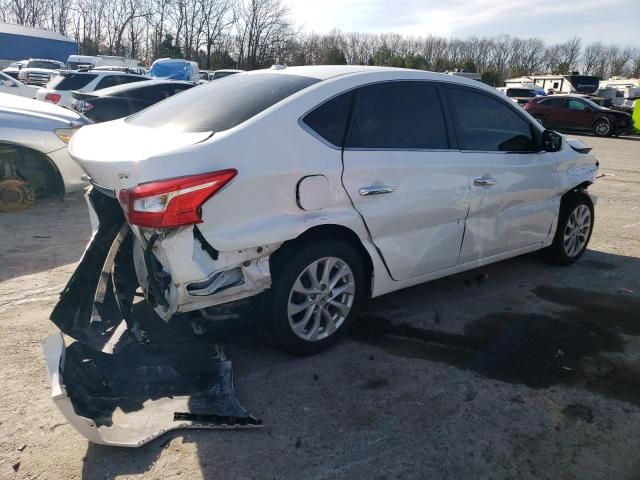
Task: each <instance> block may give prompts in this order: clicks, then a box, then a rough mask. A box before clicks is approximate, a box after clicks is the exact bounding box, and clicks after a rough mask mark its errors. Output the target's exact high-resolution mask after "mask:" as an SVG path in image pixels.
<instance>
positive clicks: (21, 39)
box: [0, 33, 78, 63]
mask: <svg viewBox="0 0 640 480" xmlns="http://www.w3.org/2000/svg"><path fill="white" fill-rule="evenodd" d="M77 53H78V44H77V43H74V42H62V41H60V40H50V39H47V38H37V37H27V36H24V35H13V34H9V33H0V59H2V60H25V59H28V58H46V59H49V60H58V61H59V62H64V63H67V58H69V55H75V54H77Z"/></svg>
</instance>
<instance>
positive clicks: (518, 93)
mask: <svg viewBox="0 0 640 480" xmlns="http://www.w3.org/2000/svg"><path fill="white" fill-rule="evenodd" d="M535 96H536V94H535V92H534V91H533V90H529V89H527V88H510V89H508V90H507V97H527V98H533V97H535Z"/></svg>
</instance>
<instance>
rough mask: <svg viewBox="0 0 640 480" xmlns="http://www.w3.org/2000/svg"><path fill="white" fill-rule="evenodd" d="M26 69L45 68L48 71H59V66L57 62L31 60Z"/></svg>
mask: <svg viewBox="0 0 640 480" xmlns="http://www.w3.org/2000/svg"><path fill="white" fill-rule="evenodd" d="M27 68H47V69H49V70H59V69H60V64H59V63H57V62H47V61H45V60H31V61H30V62H29V63H28V64H27Z"/></svg>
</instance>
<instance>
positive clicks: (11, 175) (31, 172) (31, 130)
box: [0, 93, 89, 212]
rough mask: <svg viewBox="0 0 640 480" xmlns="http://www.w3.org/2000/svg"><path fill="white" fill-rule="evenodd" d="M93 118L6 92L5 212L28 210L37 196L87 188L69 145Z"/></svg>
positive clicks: (0, 158)
mask: <svg viewBox="0 0 640 480" xmlns="http://www.w3.org/2000/svg"><path fill="white" fill-rule="evenodd" d="M87 123H89V122H88V120H87V119H86V118H84V117H83V116H82V115H80V114H78V113H76V112H74V111H72V110H69V109H66V108H61V107H58V106H55V105H49V104H46V103H43V102H39V101H37V100H32V99H28V98H21V97H18V96H16V95H8V94H5V93H0V212H15V211H20V210H24V209H25V208H28V207H29V206H30V205H32V204H33V202H34V198H35V196H41V195H42V196H47V195H56V196H62V195H63V194H65V193H70V192H73V191H76V190H79V189H82V188H84V187H85V186H86V185H87V182H86V180H84V179H83V178H82V176H83V171H82V169H81V168H80V167H79V166H78V164H77V163H76V162H74V161H73V160H72V159H71V158H70V157H69V152H68V150H67V144H68V143H69V140H70V139H71V137H72V136H73V134H74V133H75V132H76V131H77V130H78V128H80V127H81V126H83V125H86V124H87Z"/></svg>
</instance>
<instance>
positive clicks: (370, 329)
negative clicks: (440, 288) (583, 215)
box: [351, 286, 640, 405]
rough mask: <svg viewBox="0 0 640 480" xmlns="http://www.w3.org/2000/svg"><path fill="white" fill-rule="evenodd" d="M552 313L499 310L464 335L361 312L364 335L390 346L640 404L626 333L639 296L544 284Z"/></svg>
mask: <svg viewBox="0 0 640 480" xmlns="http://www.w3.org/2000/svg"><path fill="white" fill-rule="evenodd" d="M533 293H534V294H535V295H536V296H537V297H538V298H540V299H542V300H546V301H548V302H551V303H553V304H555V305H557V306H558V307H559V308H558V310H557V311H556V312H554V313H553V314H549V315H547V314H538V313H536V314H522V313H512V312H498V313H494V314H489V315H486V316H483V317H481V318H479V319H477V320H475V321H473V322H470V323H468V324H467V325H466V326H465V329H464V334H452V333H446V332H442V331H438V330H431V329H426V328H418V327H414V326H411V325H408V324H406V323H401V324H394V323H392V322H391V321H389V320H388V319H386V318H383V317H379V316H367V317H361V318H360V320H359V322H358V326H357V327H356V328H355V329H354V330H353V332H352V334H351V335H352V338H353V339H354V340H356V341H358V342H361V343H365V344H368V345H372V346H376V347H378V348H381V349H382V350H384V351H385V352H387V353H389V354H392V355H396V356H401V357H406V358H418V359H425V360H430V361H435V362H439V363H445V364H449V365H452V366H455V367H458V368H461V369H465V370H470V371H473V372H476V373H478V374H480V375H482V376H484V377H487V378H492V379H497V380H501V381H503V382H508V383H516V384H524V385H527V386H528V387H531V388H547V387H550V386H551V385H555V384H558V383H564V384H568V385H573V386H575V387H577V388H583V389H586V390H589V391H591V392H593V393H596V394H598V395H602V396H605V397H607V398H612V399H616V400H620V401H624V402H629V403H632V404H635V405H640V366H638V365H637V364H635V363H632V362H630V361H628V360H626V359H625V357H624V355H615V354H616V353H623V352H624V349H625V343H626V340H625V337H627V338H628V337H634V336H639V335H640V298H639V297H636V296H630V295H621V294H619V295H616V294H609V293H602V292H594V291H589V290H582V289H577V288H562V287H551V286H541V287H538V288H536V289H534V290H533Z"/></svg>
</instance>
